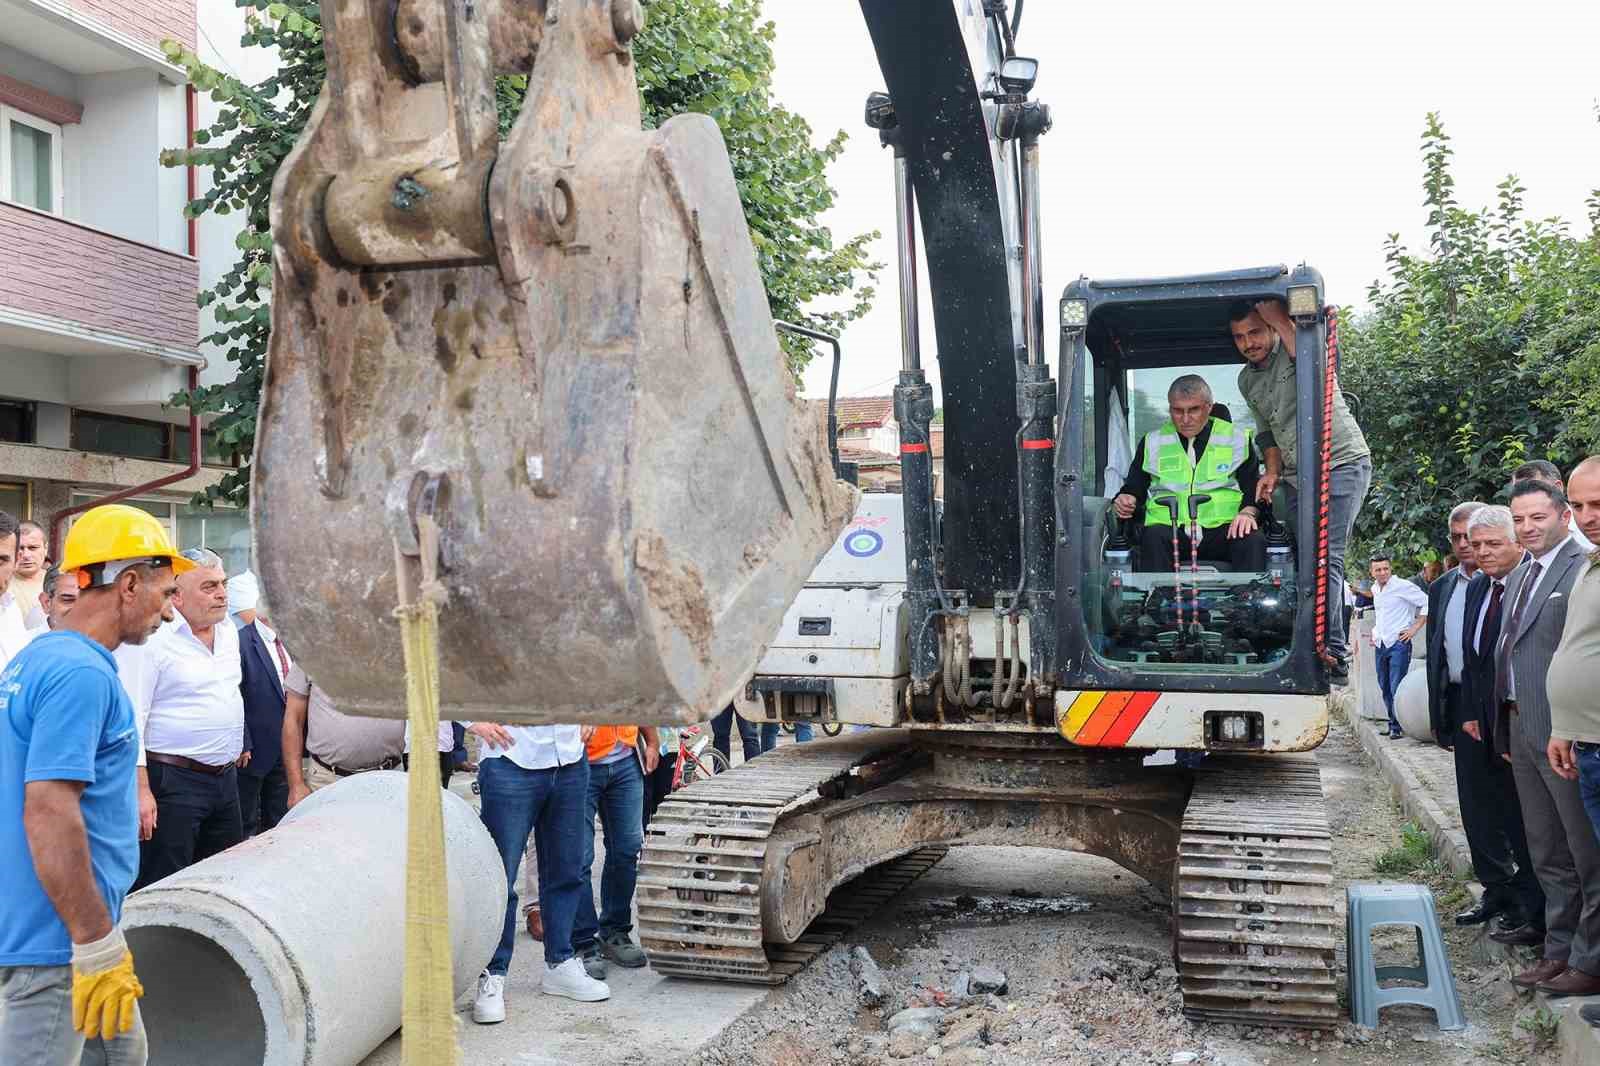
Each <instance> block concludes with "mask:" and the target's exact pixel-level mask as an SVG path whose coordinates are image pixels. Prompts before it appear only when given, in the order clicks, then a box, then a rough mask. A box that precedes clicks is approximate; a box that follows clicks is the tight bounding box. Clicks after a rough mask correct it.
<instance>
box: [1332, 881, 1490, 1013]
mask: <svg viewBox="0 0 1600 1066" xmlns="http://www.w3.org/2000/svg"><path fill="white" fill-rule="evenodd" d="M1345 906H1346V912H1345V940H1346V942H1347V943H1348V945H1349V972H1350V1020H1351V1021H1353V1022H1355V1023H1356V1024H1357V1025H1364V1026H1366V1027H1367V1028H1369V1029H1375V1028H1377V1026H1378V1010H1379V1008H1381V1007H1391V1006H1394V1005H1395V1004H1397V1003H1414V1004H1417V1005H1419V1006H1423V1007H1432V1008H1433V1012H1434V1015H1435V1016H1436V1017H1437V1018H1438V1021H1439V1028H1440V1029H1442V1030H1445V1031H1450V1030H1454V1029H1465V1028H1466V1026H1467V1021H1466V1018H1465V1017H1464V1016H1463V1015H1462V1013H1461V998H1460V997H1459V996H1457V995H1456V981H1455V977H1454V976H1453V975H1452V974H1451V973H1450V959H1449V957H1448V956H1447V955H1446V954H1445V949H1444V936H1443V935H1442V934H1441V933H1440V932H1439V917H1438V915H1437V914H1436V913H1435V911H1434V909H1433V893H1432V892H1430V891H1428V890H1427V889H1426V888H1424V887H1423V886H1422V885H1370V884H1367V885H1363V884H1356V885H1350V886H1349V887H1348V888H1346V889H1345ZM1380 925H1409V926H1411V927H1412V928H1414V929H1416V931H1417V957H1418V958H1419V959H1421V960H1422V965H1420V966H1378V965H1377V964H1376V963H1375V962H1374V961H1373V955H1372V930H1373V929H1375V928H1376V927H1378V926H1380ZM1397 979H1398V980H1404V981H1420V982H1422V987H1421V988H1410V987H1400V988H1379V987H1378V984H1379V982H1381V981H1393V980H1397Z"/></svg>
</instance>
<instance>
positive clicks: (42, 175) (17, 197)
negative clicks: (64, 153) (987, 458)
mask: <svg viewBox="0 0 1600 1066" xmlns="http://www.w3.org/2000/svg"><path fill="white" fill-rule="evenodd" d="M0 199H6V200H10V201H12V202H13V203H18V204H21V205H23V206H24V207H31V208H34V209H35V210H38V211H48V212H50V213H51V214H53V215H59V214H61V211H62V206H63V201H64V197H63V193H62V187H61V127H60V126H57V125H56V124H55V123H53V122H46V121H45V120H44V119H42V118H35V117H34V116H32V115H30V114H28V113H27V112H26V111H18V110H17V109H16V108H13V107H0Z"/></svg>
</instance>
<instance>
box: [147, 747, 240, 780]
mask: <svg viewBox="0 0 1600 1066" xmlns="http://www.w3.org/2000/svg"><path fill="white" fill-rule="evenodd" d="M144 757H145V761H146V762H158V763H163V764H165V765H167V766H176V767H177V768H178V769H180V770H193V771H194V772H195V773H197V774H206V775H208V776H210V777H221V776H222V775H223V774H225V773H227V772H228V771H229V770H231V769H233V763H231V762H225V763H223V764H222V765H221V766H212V765H211V764H210V763H205V762H200V761H199V760H197V759H191V758H189V756H187V755H168V754H166V753H165V752H160V751H147V752H145V753H144Z"/></svg>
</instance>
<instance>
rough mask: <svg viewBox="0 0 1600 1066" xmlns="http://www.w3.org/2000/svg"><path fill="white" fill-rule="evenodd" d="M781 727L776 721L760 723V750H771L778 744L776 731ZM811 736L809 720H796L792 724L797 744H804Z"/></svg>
mask: <svg viewBox="0 0 1600 1066" xmlns="http://www.w3.org/2000/svg"><path fill="white" fill-rule="evenodd" d="M782 728H783V727H782V726H780V725H779V724H778V723H777V722H762V723H761V750H762V751H771V750H772V749H773V748H775V747H777V746H778V733H779V731H780V730H781V729H782ZM812 736H813V733H812V732H811V723H810V722H796V723H795V724H794V739H795V743H797V744H804V743H805V742H806V741H808V740H810V739H811V738H812Z"/></svg>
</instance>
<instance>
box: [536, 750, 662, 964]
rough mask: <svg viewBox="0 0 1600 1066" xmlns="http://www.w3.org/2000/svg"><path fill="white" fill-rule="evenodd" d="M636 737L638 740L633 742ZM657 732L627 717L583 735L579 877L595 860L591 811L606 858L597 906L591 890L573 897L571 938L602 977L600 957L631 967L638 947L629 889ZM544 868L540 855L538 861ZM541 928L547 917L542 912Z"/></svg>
mask: <svg viewBox="0 0 1600 1066" xmlns="http://www.w3.org/2000/svg"><path fill="white" fill-rule="evenodd" d="M641 738H642V739H643V741H644V743H643V744H640V740H641ZM659 743H660V738H659V737H658V736H657V734H656V731H655V730H654V729H650V728H645V729H641V728H639V727H638V726H631V725H603V726H600V727H599V728H597V729H596V730H595V731H594V733H593V734H592V735H591V736H590V737H589V743H588V753H589V793H588V795H589V805H588V808H587V811H586V813H585V817H584V833H583V874H582V877H583V881H584V884H585V885H588V884H589V883H590V877H591V876H592V875H591V873H590V871H591V870H593V868H594V819H595V815H597V814H598V815H599V816H600V826H601V829H602V830H603V831H604V833H605V839H606V865H605V869H604V870H602V871H601V873H600V913H599V914H596V913H595V909H594V892H593V891H592V890H586V891H584V892H583V893H581V895H580V897H579V899H578V917H577V921H576V923H575V924H574V925H573V930H572V946H573V949H574V950H576V951H577V953H578V956H579V958H581V959H582V960H583V965H584V968H585V969H587V970H588V971H589V974H590V976H592V977H595V978H601V977H604V976H605V974H606V960H607V959H610V960H611V961H612V962H614V963H616V964H617V965H618V966H626V967H628V968H629V969H637V968H638V967H641V966H643V965H644V964H645V953H644V950H643V949H642V948H640V947H639V945H637V944H635V943H634V942H633V940H632V938H631V937H630V936H629V934H630V933H631V932H632V931H633V890H634V887H635V886H636V885H637V883H638V880H639V853H640V852H641V851H643V850H644V779H645V775H646V774H649V773H653V772H654V771H655V768H656V766H657V764H658V763H659V762H660V760H661V754H660V748H659ZM539 867H540V871H541V872H542V871H543V868H544V860H543V859H542V858H541V859H540V861H539ZM545 915H546V916H545V935H546V936H548V935H549V930H550V919H549V916H548V915H549V912H548V910H547V911H546V912H545Z"/></svg>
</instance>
